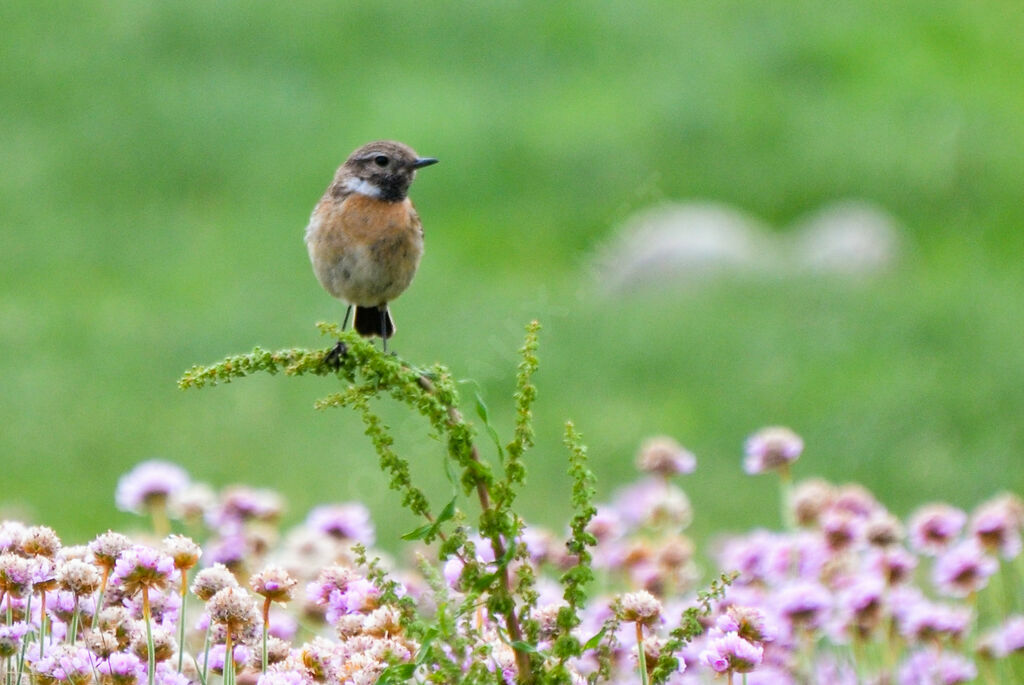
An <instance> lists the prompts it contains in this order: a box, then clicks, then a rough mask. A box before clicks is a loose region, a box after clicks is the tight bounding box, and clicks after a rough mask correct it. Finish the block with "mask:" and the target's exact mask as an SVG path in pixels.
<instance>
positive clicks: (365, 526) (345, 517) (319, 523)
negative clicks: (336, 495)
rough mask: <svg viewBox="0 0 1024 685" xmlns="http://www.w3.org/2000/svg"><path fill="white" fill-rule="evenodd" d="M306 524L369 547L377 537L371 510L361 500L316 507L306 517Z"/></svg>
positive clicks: (314, 528) (335, 536) (322, 531)
mask: <svg viewBox="0 0 1024 685" xmlns="http://www.w3.org/2000/svg"><path fill="white" fill-rule="evenodd" d="M306 525H307V526H309V527H310V528H312V529H313V530H316V531H319V532H321V533H326V534H327V535H330V536H331V537H334V538H337V539H339V540H344V541H347V542H358V543H361V544H363V545H364V546H367V547H369V546H371V545H373V543H374V539H375V534H374V529H373V522H372V521H371V520H370V510H369V509H367V508H366V507H365V506H364V505H363V504H361V503H359V502H348V503H346V504H325V505H322V506H319V507H316V508H315V509H313V510H312V511H310V512H309V515H308V516H307V517H306Z"/></svg>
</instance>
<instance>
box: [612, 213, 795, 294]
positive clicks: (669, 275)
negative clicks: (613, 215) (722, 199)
mask: <svg viewBox="0 0 1024 685" xmlns="http://www.w3.org/2000/svg"><path fill="white" fill-rule="evenodd" d="M776 259H777V256H776V254H775V245H774V241H773V240H772V236H771V235H770V233H769V232H768V230H767V227H766V226H765V225H764V224H762V223H761V222H759V221H757V220H756V219H754V218H753V217H751V216H749V215H747V214H744V213H743V212H740V211H738V210H736V209H733V208H731V207H728V206H725V205H720V204H713V203H694V204H682V203H680V204H666V205H661V206H658V207H653V208H651V209H648V210H644V211H642V212H640V213H639V214H636V215H634V216H632V217H630V218H629V219H627V220H626V222H625V223H624V224H623V225H622V227H621V228H620V229H619V230H618V231H617V235H616V236H614V237H613V238H611V239H610V240H609V241H608V242H607V243H606V244H605V245H603V246H602V247H601V248H600V249H599V250H598V253H597V254H596V255H595V257H594V260H593V261H594V267H595V270H596V272H597V278H598V281H599V284H600V287H601V289H602V290H604V291H606V292H608V293H620V292H625V291H631V290H636V289H639V288H643V287H647V286H661V285H664V284H666V283H669V284H673V285H675V284H678V285H687V284H692V283H696V282H700V281H703V280H707V279H708V278H709V277H711V276H713V275H714V274H716V273H720V272H723V271H732V272H735V271H760V270H764V269H772V268H774V266H775V262H776Z"/></svg>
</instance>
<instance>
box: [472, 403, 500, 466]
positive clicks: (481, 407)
mask: <svg viewBox="0 0 1024 685" xmlns="http://www.w3.org/2000/svg"><path fill="white" fill-rule="evenodd" d="M474 395H475V397H476V415H477V416H479V417H480V420H481V421H483V422H484V428H486V429H487V435H489V436H490V437H491V440H492V441H493V442H494V446H495V447H496V448H497V450H498V459H500V460H501V461H502V462H504V461H505V450H504V449H503V448H502V446H501V438H500V437H498V431H496V430H494V426H492V425H491V413H490V412H489V411H488V410H487V403H486V402H484V398H483V397H481V396H480V391H479V390H478V391H476V392H475V393H474Z"/></svg>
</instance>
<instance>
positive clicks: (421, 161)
mask: <svg viewBox="0 0 1024 685" xmlns="http://www.w3.org/2000/svg"><path fill="white" fill-rule="evenodd" d="M431 164H437V159H436V158H434V157H419V158H417V159H416V161H415V162H413V163H412V168H413V169H422V168H423V167H425V166H430V165H431Z"/></svg>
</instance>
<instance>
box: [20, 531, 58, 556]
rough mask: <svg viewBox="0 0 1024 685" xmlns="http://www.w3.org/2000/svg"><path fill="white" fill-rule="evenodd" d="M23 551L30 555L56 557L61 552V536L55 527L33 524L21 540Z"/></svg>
mask: <svg viewBox="0 0 1024 685" xmlns="http://www.w3.org/2000/svg"><path fill="white" fill-rule="evenodd" d="M21 551H22V552H23V553H24V554H25V555H26V556H30V557H46V558H47V559H55V558H56V557H57V553H58V552H60V538H59V537H57V533H56V532H55V531H54V530H53V528H48V527H47V526H32V527H31V528H28V529H27V530H26V531H25V536H24V537H23V538H22V540H21Z"/></svg>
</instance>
